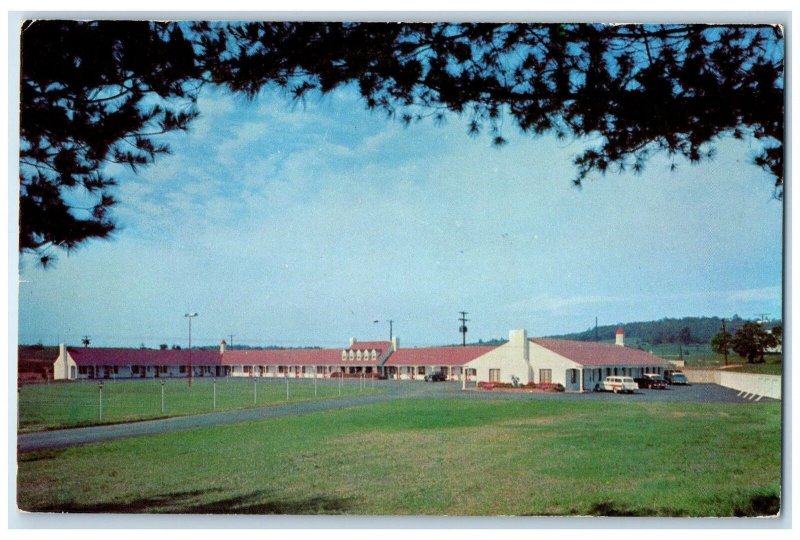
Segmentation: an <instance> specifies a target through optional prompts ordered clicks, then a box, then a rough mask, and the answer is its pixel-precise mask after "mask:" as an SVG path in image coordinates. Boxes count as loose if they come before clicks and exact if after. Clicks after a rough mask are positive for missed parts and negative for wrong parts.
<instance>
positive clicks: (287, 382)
mask: <svg viewBox="0 0 800 540" xmlns="http://www.w3.org/2000/svg"><path fill="white" fill-rule="evenodd" d="M283 378H284V379H286V401H289V374H288V373H284V374H283Z"/></svg>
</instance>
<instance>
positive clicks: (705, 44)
mask: <svg viewBox="0 0 800 540" xmlns="http://www.w3.org/2000/svg"><path fill="white" fill-rule="evenodd" d="M783 59H784V52H783V35H782V29H781V28H780V27H777V26H760V27H758V26H741V25H739V26H709V25H622V26H620V25H596V24H450V23H435V24H388V23H289V22H280V23H271V22H247V23H215V24H211V23H203V22H200V23H155V22H124V21H123V22H119V21H89V22H77V21H36V22H29V23H26V24H25V25H24V26H23V30H22V81H21V82H22V87H21V88H22V90H21V112H20V122H21V129H20V138H21V151H20V167H21V172H20V182H21V193H20V220H21V223H20V250H22V251H23V252H32V253H36V254H37V255H38V256H39V257H40V258H41V260H42V262H43V263H47V262H48V261H49V260H50V258H51V256H52V255H51V251H50V250H51V248H53V247H54V246H55V247H57V248H60V249H66V250H70V249H73V248H75V247H76V246H78V245H80V244H82V243H83V242H85V241H86V240H88V239H92V238H107V237H108V236H109V235H110V234H111V233H112V232H113V231H114V228H115V222H114V220H113V218H112V216H111V215H110V213H109V210H110V208H111V207H112V206H113V204H114V202H115V200H114V196H113V186H114V179H113V178H109V177H107V176H106V175H105V174H104V172H103V168H104V166H105V164H107V163H109V162H117V163H125V164H127V165H129V166H130V167H132V168H134V169H138V168H140V167H142V166H145V165H148V164H151V163H152V162H153V161H154V159H155V158H156V156H158V155H159V154H163V153H166V152H168V151H169V148H168V147H167V146H166V145H164V144H163V143H160V142H158V139H157V136H158V135H160V134H164V133H168V132H170V131H175V130H184V129H186V128H187V126H188V125H189V123H190V122H191V120H192V119H194V118H195V117H196V115H197V114H198V111H197V109H196V107H195V101H196V98H197V92H198V91H199V88H200V87H201V86H202V85H203V84H205V83H213V84H218V85H223V86H226V87H227V88H229V89H231V90H232V91H234V92H241V93H244V94H246V95H247V96H250V97H255V96H256V95H258V94H259V93H260V92H263V91H265V90H267V89H270V88H276V89H280V90H282V91H284V92H285V93H286V94H288V95H289V96H291V97H293V98H295V99H303V98H305V97H306V96H308V95H309V94H310V93H313V92H320V93H327V92H330V91H333V90H334V89H336V88H339V87H341V86H344V85H351V84H352V85H355V86H356V87H357V88H358V90H359V92H360V93H361V96H362V97H363V99H364V103H365V105H366V107H367V108H369V109H378V110H382V111H385V112H386V113H387V114H388V115H390V116H393V117H397V118H399V119H400V120H401V121H403V122H405V123H412V122H414V121H417V120H421V119H423V118H427V117H433V118H434V119H435V120H442V119H444V118H445V116H446V115H447V114H448V113H455V114H458V115H466V116H467V117H468V119H469V125H470V128H469V129H470V132H471V133H478V132H480V131H482V130H488V131H489V133H490V134H491V136H492V139H493V141H494V142H495V143H496V144H498V145H501V144H503V143H504V142H505V139H504V134H503V128H502V126H503V122H504V119H505V118H507V117H510V118H512V119H513V121H514V122H515V123H516V125H517V127H518V128H519V129H520V130H521V131H522V132H524V133H528V134H530V135H532V136H534V137H535V136H539V135H542V134H545V133H552V134H555V135H556V136H558V137H572V138H575V139H581V140H587V141H588V140H593V141H596V142H595V143H593V144H591V145H590V146H589V147H587V148H586V149H585V150H583V151H581V152H580V153H579V154H578V155H576V156H575V159H574V164H575V167H576V174H575V177H574V178H573V181H574V182H575V184H576V185H580V184H581V182H583V181H584V180H585V179H586V178H587V177H588V175H589V174H590V173H593V172H598V173H601V174H605V173H606V172H608V171H625V170H632V171H634V172H639V171H641V170H642V169H643V167H644V165H645V163H646V161H647V160H648V159H649V158H650V157H651V156H652V155H653V154H655V153H658V152H664V153H666V154H667V155H669V156H671V157H673V158H677V157H678V156H682V157H684V158H686V159H688V160H689V161H690V162H692V163H696V162H700V161H702V160H704V159H708V158H710V157H712V156H713V154H714V150H713V143H714V142H715V141H717V140H719V139H720V138H721V137H725V136H732V137H737V138H744V137H747V138H749V139H750V140H752V141H755V142H757V143H758V145H759V146H760V148H761V150H760V152H759V153H758V155H757V156H755V158H754V162H755V164H756V165H758V166H760V167H762V168H764V169H765V170H767V171H768V172H769V173H770V174H771V175H772V176H773V178H774V183H775V190H776V195H777V196H780V195H781V193H782V186H783V129H784V120H783V119H784V98H783V94H784V82H783V61H784V60H783ZM676 163H677V161H673V165H675V164H676Z"/></svg>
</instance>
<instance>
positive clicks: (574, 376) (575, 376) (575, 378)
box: [571, 369, 578, 384]
mask: <svg viewBox="0 0 800 540" xmlns="http://www.w3.org/2000/svg"><path fill="white" fill-rule="evenodd" d="M571 371H572V384H575V383H576V382H578V370H577V369H573V370H571Z"/></svg>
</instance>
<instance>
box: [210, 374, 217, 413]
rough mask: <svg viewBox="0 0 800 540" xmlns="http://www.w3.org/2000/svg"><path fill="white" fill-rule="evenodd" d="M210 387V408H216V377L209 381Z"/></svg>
mask: <svg viewBox="0 0 800 540" xmlns="http://www.w3.org/2000/svg"><path fill="white" fill-rule="evenodd" d="M211 389H212V392H213V397H212V405H211V410H214V411H216V410H217V379H213V380H212V381H211Z"/></svg>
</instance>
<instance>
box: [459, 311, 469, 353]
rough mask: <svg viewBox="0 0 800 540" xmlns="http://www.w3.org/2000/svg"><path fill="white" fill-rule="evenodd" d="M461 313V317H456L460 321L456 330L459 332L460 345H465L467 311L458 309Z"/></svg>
mask: <svg viewBox="0 0 800 540" xmlns="http://www.w3.org/2000/svg"><path fill="white" fill-rule="evenodd" d="M459 313H461V318H460V319H458V320H459V321H461V326H460V327H459V328H458V331H459V332H461V346H462V347H466V346H467V321H468V320H469V319H467V312H466V311H459Z"/></svg>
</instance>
